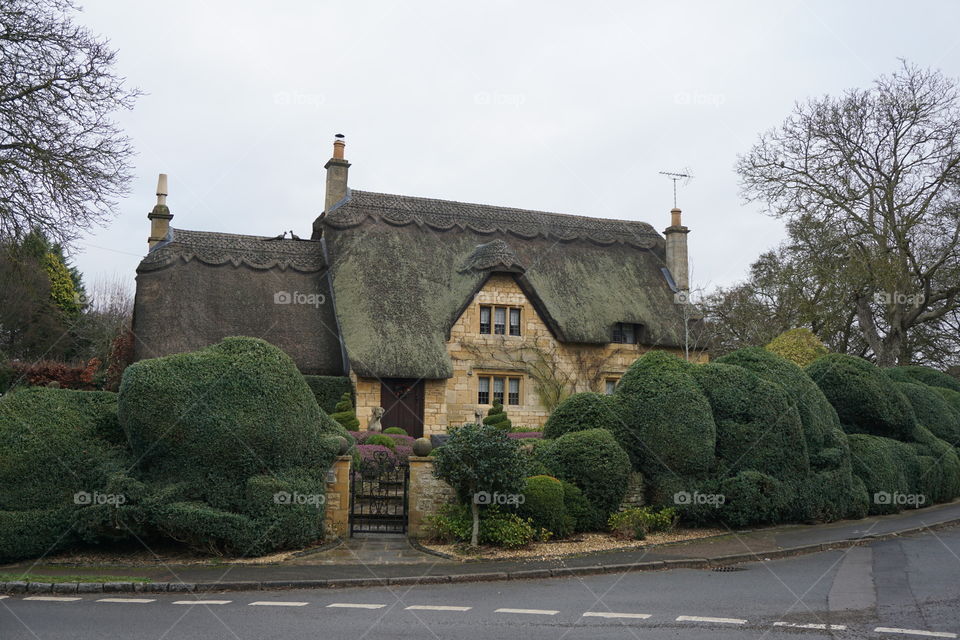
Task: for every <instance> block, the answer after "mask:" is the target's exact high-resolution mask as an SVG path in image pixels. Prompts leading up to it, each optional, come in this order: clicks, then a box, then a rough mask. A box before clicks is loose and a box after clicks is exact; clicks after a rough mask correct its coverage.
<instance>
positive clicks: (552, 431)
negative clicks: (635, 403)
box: [543, 391, 620, 438]
mask: <svg viewBox="0 0 960 640" xmlns="http://www.w3.org/2000/svg"><path fill="white" fill-rule="evenodd" d="M619 421H620V415H619V414H618V413H617V409H616V407H615V406H614V404H613V400H612V397H611V396H605V395H601V394H599V393H594V392H593V391H586V392H583V393H575V394H573V395H572V396H570V397H569V398H567V399H566V400H564V401H563V402H561V403H560V404H559V405H557V408H556V409H554V410H553V413H551V414H550V417H549V418H547V422H546V424H544V426H543V437H544V438H559V437H560V436H562V435H564V434H565V433H570V432H571V431H586V430H587V429H609V430H610V431H615V425H614V423H616V422H619Z"/></svg>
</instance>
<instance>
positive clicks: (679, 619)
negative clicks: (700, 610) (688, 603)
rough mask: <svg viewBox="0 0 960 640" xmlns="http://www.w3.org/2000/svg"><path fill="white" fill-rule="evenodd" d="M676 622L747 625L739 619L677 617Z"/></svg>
mask: <svg viewBox="0 0 960 640" xmlns="http://www.w3.org/2000/svg"><path fill="white" fill-rule="evenodd" d="M677 622H717V623H720V624H747V621H746V620H741V619H740V618H708V617H704V616H677Z"/></svg>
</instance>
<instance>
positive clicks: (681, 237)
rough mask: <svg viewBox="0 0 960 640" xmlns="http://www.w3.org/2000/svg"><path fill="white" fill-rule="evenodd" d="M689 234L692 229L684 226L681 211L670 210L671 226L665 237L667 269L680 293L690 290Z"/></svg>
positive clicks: (664, 233) (665, 232) (667, 229)
mask: <svg viewBox="0 0 960 640" xmlns="http://www.w3.org/2000/svg"><path fill="white" fill-rule="evenodd" d="M688 233H690V229H688V228H687V227H685V226H683V223H682V222H681V221H680V209H677V208H676V207H674V208H673V209H671V210H670V226H669V227H667V228H666V230H665V231H664V232H663V235H665V236H666V238H667V246H666V254H667V269H669V270H670V275H672V276H673V281H674V282H676V283H677V288H678V289H680V291H689V290H690V278H689V266H688V258H687V234H688Z"/></svg>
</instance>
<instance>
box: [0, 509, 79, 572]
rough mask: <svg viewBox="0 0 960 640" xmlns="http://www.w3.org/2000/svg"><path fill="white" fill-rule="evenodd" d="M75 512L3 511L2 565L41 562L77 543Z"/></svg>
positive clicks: (0, 514) (0, 525) (0, 531)
mask: <svg viewBox="0 0 960 640" xmlns="http://www.w3.org/2000/svg"><path fill="white" fill-rule="evenodd" d="M72 511H73V510H72V509H70V508H67V507H64V508H61V509H32V510H28V511H0V562H13V561H15V560H22V559H24V558H39V557H41V556H44V555H47V554H50V553H53V552H56V551H59V550H61V549H64V548H66V547H68V546H69V545H70V544H71V543H73V542H75V537H74V536H73V535H72V532H71V522H72Z"/></svg>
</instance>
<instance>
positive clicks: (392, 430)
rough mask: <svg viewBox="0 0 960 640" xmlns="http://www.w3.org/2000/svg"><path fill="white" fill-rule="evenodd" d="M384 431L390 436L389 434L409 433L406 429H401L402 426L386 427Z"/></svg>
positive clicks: (402, 434) (400, 434) (401, 434)
mask: <svg viewBox="0 0 960 640" xmlns="http://www.w3.org/2000/svg"><path fill="white" fill-rule="evenodd" d="M383 433H385V434H387V435H388V436H389V435H395V436H405V435H407V432H406V431H405V430H403V429H401V428H400V427H388V428H386V429H384V430H383Z"/></svg>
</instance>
